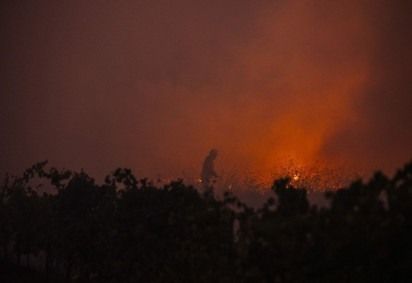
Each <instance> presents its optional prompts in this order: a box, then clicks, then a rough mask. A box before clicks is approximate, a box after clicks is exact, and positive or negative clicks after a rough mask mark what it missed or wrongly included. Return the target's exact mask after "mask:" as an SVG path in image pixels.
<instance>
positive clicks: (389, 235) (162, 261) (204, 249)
mask: <svg viewBox="0 0 412 283" xmlns="http://www.w3.org/2000/svg"><path fill="white" fill-rule="evenodd" d="M45 165H46V163H45V162H44V163H39V164H36V165H34V166H33V167H32V168H30V169H28V170H27V171H26V172H25V173H24V174H23V175H22V176H21V177H13V178H11V177H10V178H9V177H6V178H5V181H4V183H3V184H2V186H1V189H0V248H1V251H0V256H1V265H0V281H1V282H410V280H411V278H412V163H410V164H408V165H406V166H405V167H404V168H403V169H402V170H400V171H399V172H398V173H397V174H396V175H395V176H394V177H393V178H392V179H388V178H387V177H385V176H384V175H382V174H380V173H376V174H375V176H374V177H373V178H372V179H371V180H370V181H369V182H368V183H363V182H361V181H357V182H354V183H353V184H352V185H351V186H349V187H348V188H345V189H342V190H339V191H335V192H329V193H326V197H327V198H328V199H329V200H330V203H331V205H330V207H327V208H317V207H314V206H312V207H311V206H310V205H309V203H308V200H307V197H306V192H305V191H304V190H300V189H295V188H292V187H291V186H290V185H289V183H288V180H287V179H283V180H278V181H276V182H275V184H274V185H273V190H274V192H275V193H276V196H277V197H276V198H269V199H268V200H267V201H266V203H265V204H264V205H263V206H262V207H261V208H252V207H249V206H247V205H245V204H243V203H242V202H240V201H239V200H238V199H237V198H236V197H235V196H233V195H232V194H230V193H226V194H225V196H224V198H223V199H222V200H217V199H215V198H214V197H213V196H204V195H201V194H199V192H198V191H197V190H196V189H194V188H193V187H190V186H186V185H184V184H183V183H182V182H180V181H177V182H172V183H170V184H168V185H165V186H164V187H161V188H157V187H155V186H154V185H152V184H150V183H149V182H148V181H147V180H136V178H135V177H134V176H133V174H132V173H131V171H130V170H128V169H118V170H116V171H115V172H114V173H113V174H112V175H110V176H108V177H107V178H106V180H105V184H103V185H98V184H96V183H95V181H94V180H93V179H92V178H91V177H90V176H88V175H87V174H85V173H84V172H80V173H74V172H70V171H59V170H57V169H55V168H52V169H49V170H45ZM39 183H43V184H46V186H50V187H52V188H53V190H54V192H53V193H50V194H47V193H44V194H42V195H40V194H39V193H37V191H38V188H37V185H38V184H39Z"/></svg>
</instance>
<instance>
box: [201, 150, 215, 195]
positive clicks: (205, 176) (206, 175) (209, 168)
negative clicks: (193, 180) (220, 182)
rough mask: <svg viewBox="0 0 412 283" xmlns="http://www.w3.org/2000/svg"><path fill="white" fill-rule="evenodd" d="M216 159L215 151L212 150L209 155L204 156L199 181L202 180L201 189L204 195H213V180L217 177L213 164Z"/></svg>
mask: <svg viewBox="0 0 412 283" xmlns="http://www.w3.org/2000/svg"><path fill="white" fill-rule="evenodd" d="M216 157H217V150H216V149H212V150H211V151H210V152H209V155H208V156H206V158H205V161H203V167H202V173H201V174H200V179H201V180H202V189H203V192H204V193H205V194H213V186H214V183H215V179H216V178H217V177H218V176H217V174H216V172H215V167H214V164H213V162H214V161H215V159H216Z"/></svg>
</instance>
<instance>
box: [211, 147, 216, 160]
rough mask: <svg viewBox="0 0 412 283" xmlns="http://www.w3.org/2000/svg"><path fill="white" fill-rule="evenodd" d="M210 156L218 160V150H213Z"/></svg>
mask: <svg viewBox="0 0 412 283" xmlns="http://www.w3.org/2000/svg"><path fill="white" fill-rule="evenodd" d="M209 156H210V157H213V158H216V156H217V149H215V148H213V149H211V150H210V152H209Z"/></svg>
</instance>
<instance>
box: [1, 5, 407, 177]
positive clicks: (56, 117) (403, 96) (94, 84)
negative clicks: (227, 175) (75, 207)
mask: <svg viewBox="0 0 412 283" xmlns="http://www.w3.org/2000/svg"><path fill="white" fill-rule="evenodd" d="M339 2H341V3H337V2H335V1H334V2H331V1H316V2H315V1H301V0H299V1H298V0H296V1H292V0H291V1H286V0H284V1H263V0H262V1H239V0H237V1H233V0H229V1H206V2H204V3H199V2H197V1H189V0H179V1H165V0H160V1H110V2H102V1H69V2H63V1H35V2H29V1H26V3H23V2H9V3H6V2H5V1H2V3H1V4H0V8H1V9H0V10H1V12H0V14H1V26H0V28H1V42H2V43H1V45H0V46H1V47H0V56H1V57H0V59H1V62H2V64H1V67H0V68H1V78H0V80H1V86H0V88H1V98H0V103H1V106H2V110H1V112H0V132H1V148H0V150H1V159H2V162H1V164H0V166H1V168H0V169H1V172H6V171H11V172H18V171H19V170H22V169H23V168H25V167H27V166H29V165H30V164H32V163H34V162H37V161H40V160H44V159H48V160H49V162H50V163H51V164H52V165H55V166H57V167H65V168H69V169H79V168H84V169H86V171H88V172H91V174H92V175H98V176H103V175H104V174H106V173H109V172H110V171H111V170H112V169H114V168H115V167H117V166H126V167H131V168H132V169H134V171H135V172H136V175H138V176H140V177H145V176H151V177H152V176H157V175H159V174H161V175H162V176H172V177H175V176H181V175H182V174H192V173H193V172H195V173H196V174H198V172H199V171H200V167H201V163H202V161H203V158H204V157H205V156H206V154H207V153H208V152H209V150H210V149H211V148H218V149H219V157H218V159H217V160H216V162H217V164H216V165H217V168H218V170H232V169H233V170H244V169H248V170H256V171H262V172H263V171H265V172H267V171H270V170H274V168H275V167H276V166H278V165H279V163H282V162H283V160H285V159H288V158H292V159H293V160H296V161H297V162H298V163H302V164H309V163H311V162H314V161H319V160H320V161H322V162H328V164H335V165H336V166H340V165H339V164H341V163H348V162H349V163H350V164H354V165H356V166H357V167H359V168H361V169H363V170H369V171H371V170H375V169H379V168H381V169H384V170H386V171H387V172H392V171H393V170H394V169H395V168H396V167H398V166H400V165H402V164H403V163H404V162H407V161H408V160H409V159H410V158H411V157H412V146H411V138H412V131H411V129H412V112H411V109H412V95H411V90H412V86H411V79H410V76H411V74H412V55H411V52H410V50H411V47H412V42H411V41H412V34H411V33H412V32H411V30H410V26H412V23H411V21H412V20H411V17H410V16H409V14H408V11H410V8H411V4H408V3H406V2H405V1H354V0H350V1H339ZM185 172H186V173H185ZM187 172H189V173H187ZM195 173H193V174H195Z"/></svg>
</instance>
